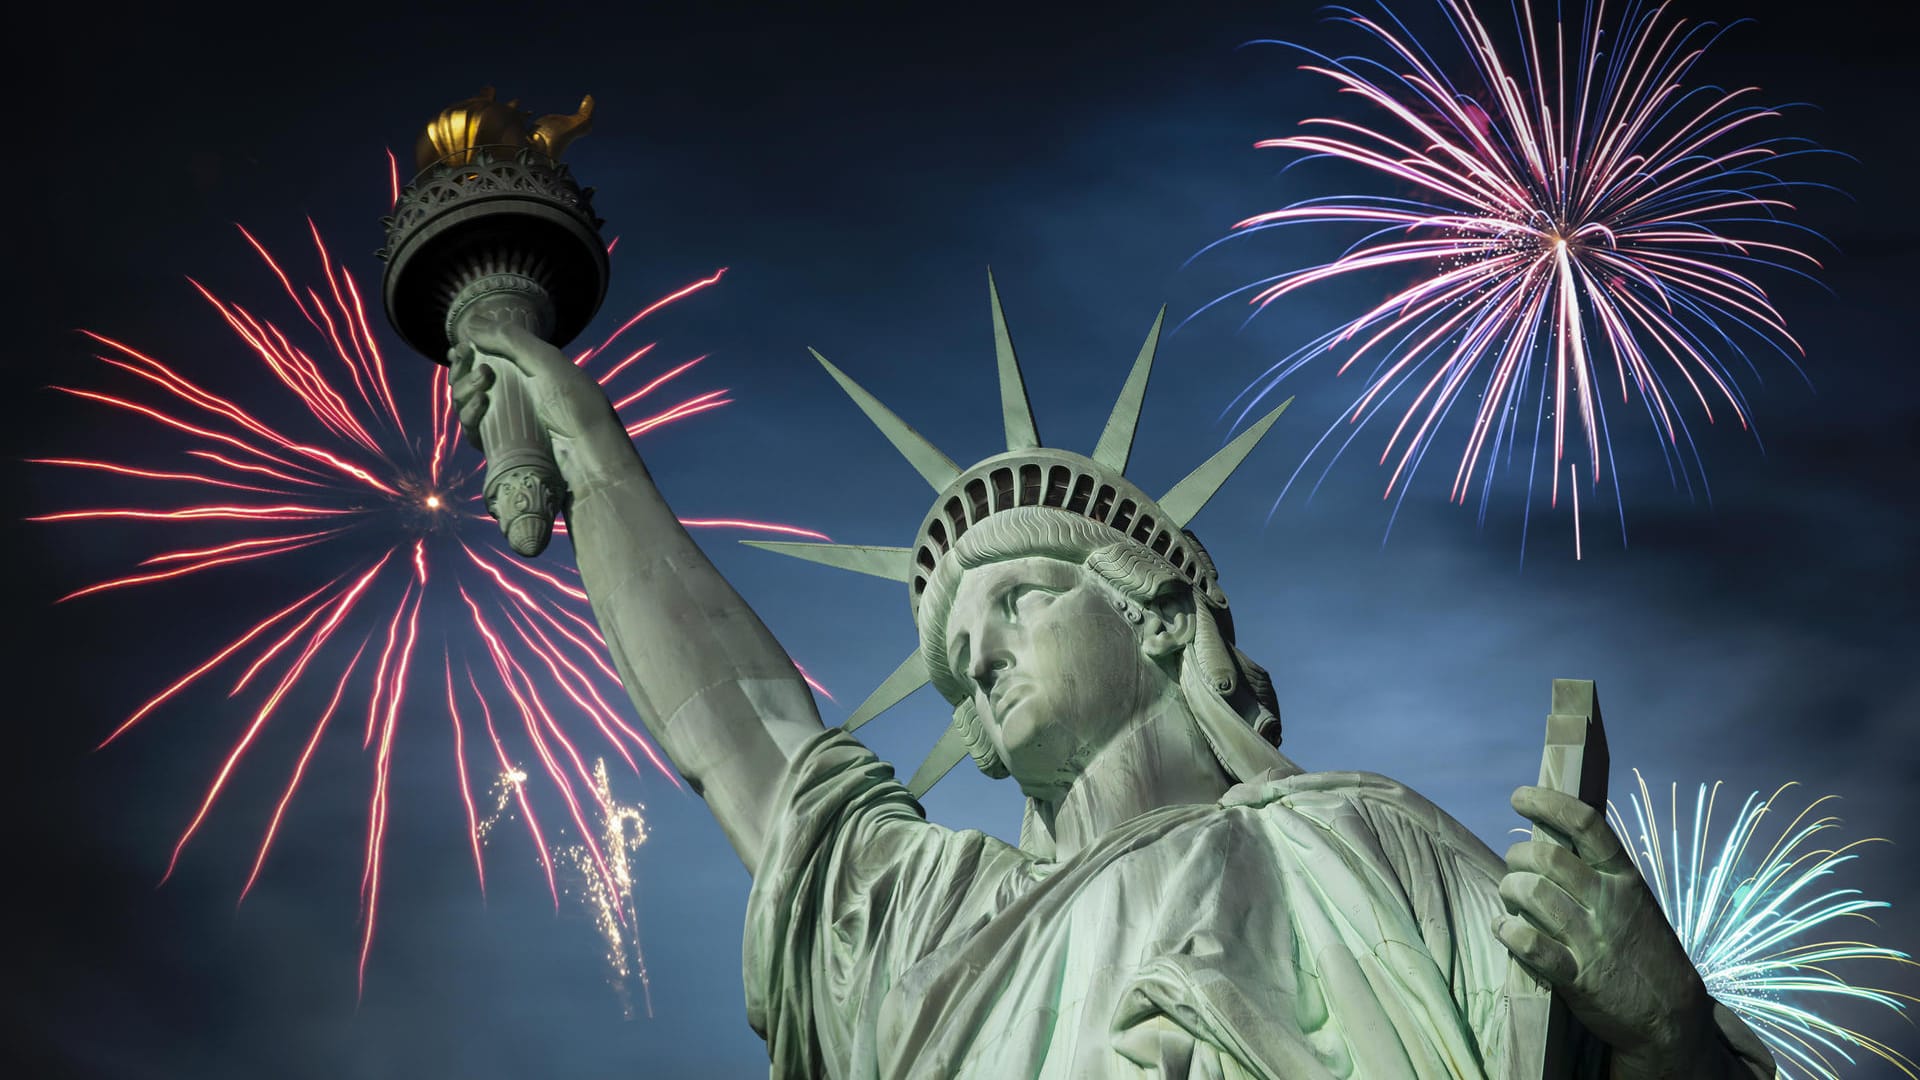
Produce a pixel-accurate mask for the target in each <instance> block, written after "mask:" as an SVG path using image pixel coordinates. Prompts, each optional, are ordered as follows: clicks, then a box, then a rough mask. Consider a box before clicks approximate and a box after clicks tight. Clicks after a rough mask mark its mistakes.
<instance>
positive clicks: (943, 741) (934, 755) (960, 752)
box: [907, 720, 967, 799]
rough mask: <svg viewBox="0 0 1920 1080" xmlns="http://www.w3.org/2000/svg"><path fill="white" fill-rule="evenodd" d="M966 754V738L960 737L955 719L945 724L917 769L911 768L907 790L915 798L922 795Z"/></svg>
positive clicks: (957, 721)
mask: <svg viewBox="0 0 1920 1080" xmlns="http://www.w3.org/2000/svg"><path fill="white" fill-rule="evenodd" d="M966 756H967V740H966V739H965V738H963V737H961V734H960V721H959V720H955V721H954V722H953V723H951V724H948V725H947V730H946V732H945V734H943V735H941V736H940V741H939V742H937V743H934V744H933V750H932V751H930V752H929V753H928V754H927V757H926V760H925V761H922V762H921V763H920V767H919V768H918V769H915V770H913V779H911V780H909V781H907V790H908V791H909V792H911V793H912V794H913V797H914V798H916V799H918V798H920V797H922V796H924V795H925V794H926V793H927V792H928V790H930V789H931V788H932V787H933V785H935V784H937V783H939V782H940V778H941V777H943V776H945V775H947V774H948V773H950V772H952V771H953V767H954V766H955V765H958V764H960V761H961V759H962V758H964V757H966Z"/></svg>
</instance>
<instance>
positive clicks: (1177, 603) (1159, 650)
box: [1140, 589, 1194, 660]
mask: <svg viewBox="0 0 1920 1080" xmlns="http://www.w3.org/2000/svg"><path fill="white" fill-rule="evenodd" d="M1145 616H1146V617H1145V618H1144V619H1143V620H1142V621H1141V623H1140V636H1141V640H1140V648H1141V651H1143V652H1145V653H1146V654H1147V655H1148V656H1150V657H1152V658H1153V659H1155V660H1166V659H1170V658H1172V657H1174V656H1176V655H1178V654H1179V653H1180V652H1181V651H1182V650H1183V649H1185V648H1186V647H1187V646H1189V645H1191V644H1193V626H1194V615H1193V594H1192V593H1191V592H1189V591H1187V590H1185V589H1174V590H1172V591H1170V592H1166V593H1162V594H1161V595H1160V597H1159V598H1158V599H1156V600H1155V601H1154V602H1153V603H1152V604H1149V605H1148V606H1147V608H1146V611H1145Z"/></svg>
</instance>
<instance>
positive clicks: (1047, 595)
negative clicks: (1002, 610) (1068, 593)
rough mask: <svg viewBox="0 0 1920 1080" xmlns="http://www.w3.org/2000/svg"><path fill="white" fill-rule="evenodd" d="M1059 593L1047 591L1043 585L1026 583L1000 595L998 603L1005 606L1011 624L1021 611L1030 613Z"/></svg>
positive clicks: (1057, 591) (1016, 619)
mask: <svg viewBox="0 0 1920 1080" xmlns="http://www.w3.org/2000/svg"><path fill="white" fill-rule="evenodd" d="M1059 593H1060V590H1059V589H1049V588H1047V587H1046V586H1044V585H1035V584H1032V583H1030V582H1027V583H1022V584H1019V585H1015V586H1013V587H1012V588H1010V589H1008V590H1007V591H1006V592H1005V593H1002V594H1001V597H1000V602H1001V603H1002V604H1004V605H1005V606H1006V615H1007V619H1008V620H1009V621H1012V622H1018V621H1019V619H1020V612H1021V611H1022V610H1023V609H1024V610H1027V611H1032V610H1033V609H1034V608H1036V607H1039V606H1041V605H1042V604H1044V603H1045V602H1046V601H1047V600H1050V599H1052V598H1053V597H1055V596H1057V595H1059Z"/></svg>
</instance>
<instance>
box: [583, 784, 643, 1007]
mask: <svg viewBox="0 0 1920 1080" xmlns="http://www.w3.org/2000/svg"><path fill="white" fill-rule="evenodd" d="M593 794H594V799H595V801H596V802H597V803H598V804H599V807H600V850H601V851H603V852H605V853H606V860H607V872H606V873H601V872H600V871H599V869H598V867H596V866H595V864H594V857H593V849H592V848H590V847H588V846H587V844H586V843H578V844H572V845H569V846H568V847H566V848H565V849H563V851H562V854H563V855H565V856H566V858H567V860H568V861H569V862H571V863H572V864H573V870H574V873H573V875H572V876H573V877H574V879H575V881H574V883H573V885H572V886H571V887H570V891H575V892H577V895H578V896H579V899H580V903H581V905H582V906H584V907H585V908H586V910H587V914H588V915H589V916H591V917H592V919H593V927H594V929H595V930H598V931H599V932H600V938H601V940H603V941H605V942H606V945H607V985H609V986H611V987H613V992H614V994H615V995H617V996H618V997H619V999H620V1011H621V1013H622V1014H623V1015H625V1016H626V1017H627V1019H629V1020H631V1019H633V992H632V990H631V989H630V988H629V987H628V985H627V980H628V979H634V978H637V979H639V980H640V994H641V997H642V999H643V1000H644V1001H645V1003H646V1008H647V1015H648V1016H652V1015H653V992H652V987H651V985H650V984H649V983H648V981H647V959H646V957H645V955H643V954H642V953H641V951H640V937H639V935H638V934H636V933H632V932H630V931H629V932H623V931H622V927H623V926H624V925H625V924H626V923H627V922H628V921H629V920H628V919H627V918H626V917H625V913H627V912H631V911H632V910H633V856H634V855H635V854H637V853H638V852H639V851H640V845H642V844H644V843H646V842H647V819H646V816H645V814H644V813H643V812H642V811H643V809H644V808H643V807H639V806H627V805H623V804H621V803H617V802H615V801H614V799H613V789H612V786H611V784H610V782H609V780H608V777H607V762H606V759H604V758H599V759H595V761H594V763H593Z"/></svg>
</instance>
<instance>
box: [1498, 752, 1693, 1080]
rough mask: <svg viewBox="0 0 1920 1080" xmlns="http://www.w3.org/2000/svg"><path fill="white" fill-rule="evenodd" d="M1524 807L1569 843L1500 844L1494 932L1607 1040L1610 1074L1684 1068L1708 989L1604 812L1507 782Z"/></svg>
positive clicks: (1676, 1072)
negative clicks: (1502, 866) (1503, 852)
mask: <svg viewBox="0 0 1920 1080" xmlns="http://www.w3.org/2000/svg"><path fill="white" fill-rule="evenodd" d="M1513 808H1514V809H1515V810H1517V811H1519V812H1520V814H1521V815H1522V816H1524V817H1526V818H1528V819H1530V820H1531V821H1533V822H1535V823H1536V824H1539V825H1544V826H1546V827H1547V828H1548V829H1550V830H1552V831H1553V832H1555V833H1557V834H1559V835H1561V836H1564V837H1566V838H1567V840H1568V841H1569V842H1570V843H1571V844H1572V850H1568V849H1567V848H1564V847H1560V846H1558V845H1556V844H1552V843H1548V842H1545V841H1540V840H1527V841H1523V842H1521V843H1518V844H1515V845H1513V847H1511V848H1509V849H1508V850H1507V876H1506V877H1505V878H1504V879H1503V880H1502V881H1501V882H1500V898H1501V900H1503V901H1504V902H1505V903H1506V907H1507V910H1508V911H1509V912H1511V914H1508V915H1503V916H1501V917H1500V918H1499V919H1497V920H1495V922H1494V928H1493V929H1494V934H1495V936H1497V937H1498V938H1499V939H1500V941H1501V943H1502V944H1504V945H1505V946H1506V947H1507V949H1508V951H1510V952H1511V953H1513V955H1514V956H1515V957H1516V958H1517V959H1519V961H1520V962H1521V963H1522V964H1525V965H1526V966H1527V967H1528V968H1530V969H1532V970H1533V971H1534V972H1535V973H1536V974H1538V975H1539V976H1540V977H1541V978H1543V979H1545V980H1547V981H1548V982H1549V983H1551V984H1552V985H1553V988H1554V990H1555V991H1556V992H1557V993H1558V994H1559V995H1560V996H1561V998H1562V999H1563V1000H1564V1001H1566V1003H1567V1007H1568V1008H1570V1009H1571V1010H1572V1011H1573V1013H1574V1015H1575V1016H1577V1017H1579V1019H1580V1022H1581V1023H1582V1024H1584V1025H1586V1028H1587V1030H1589V1031H1591V1032H1592V1033H1593V1034H1594V1035H1596V1036H1598V1037H1599V1038H1600V1039H1601V1040H1603V1041H1605V1042H1606V1043H1607V1044H1608V1045H1609V1046H1611V1047H1612V1048H1613V1051H1614V1075H1615V1076H1616V1077H1620V1076H1635V1077H1643V1076H1644V1077H1658V1076H1673V1077H1691V1076H1700V1075H1707V1074H1708V1070H1707V1069H1706V1068H1705V1067H1703V1066H1705V1064H1706V1062H1707V1061H1708V1058H1707V1055H1708V1054H1709V1053H1710V1051H1711V1048H1712V1046H1713V1041H1712V1035H1711V1033H1712V1031H1713V1029H1714V1025H1713V1019H1712V1009H1713V1005H1712V999H1711V998H1709V997H1708V996H1707V991H1706V987H1705V985H1704V984H1702V982H1701V981H1700V974H1699V972H1698V971H1697V970H1696V969H1695V968H1694V966H1693V962H1692V961H1691V960H1689V959H1688V958H1687V954H1686V950H1685V949H1684V948H1682V947H1681V945H1680V941H1679V939H1678V938H1676V937H1675V936H1674V933H1673V929H1672V927H1671V925H1669V923H1668V922H1667V918H1666V915H1665V914H1663V913H1662V912H1661V910H1660V905H1659V903H1658V902H1657V901H1655V899H1654V897H1653V893H1652V891H1651V890H1650V889H1648V888H1647V883H1646V881H1645V879H1643V878H1642V877H1641V876H1640V871H1639V868H1638V867H1636V866H1635V865H1634V862H1633V859H1632V857H1631V856H1629V855H1628V854H1627V852H1626V851H1625V849H1623V848H1622V847H1621V846H1620V840H1619V838H1618V837H1616V836H1615V835H1614V833H1613V830H1612V829H1611V828H1609V827H1608V826H1607V821H1606V818H1605V817H1604V816H1603V815H1601V813H1600V812H1599V811H1597V810H1595V809H1593V808H1592V807H1590V806H1588V805H1586V804H1585V803H1583V802H1581V801H1580V800H1579V799H1577V798H1574V797H1573V796H1571V795H1567V794H1565V793H1563V792H1558V791H1554V790H1552V789H1550V788H1542V787H1523V788H1520V789H1519V790H1518V791H1515V792H1514V793H1513Z"/></svg>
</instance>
